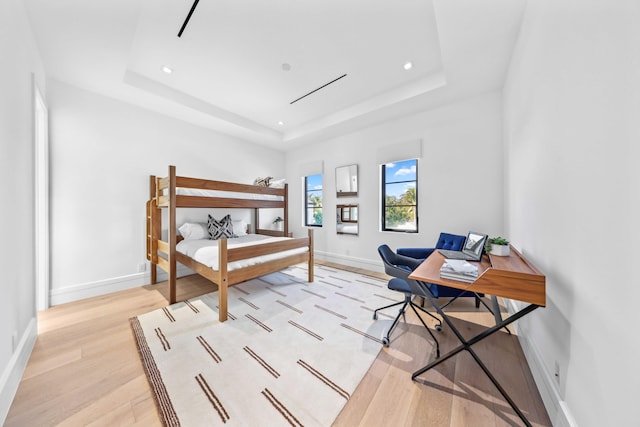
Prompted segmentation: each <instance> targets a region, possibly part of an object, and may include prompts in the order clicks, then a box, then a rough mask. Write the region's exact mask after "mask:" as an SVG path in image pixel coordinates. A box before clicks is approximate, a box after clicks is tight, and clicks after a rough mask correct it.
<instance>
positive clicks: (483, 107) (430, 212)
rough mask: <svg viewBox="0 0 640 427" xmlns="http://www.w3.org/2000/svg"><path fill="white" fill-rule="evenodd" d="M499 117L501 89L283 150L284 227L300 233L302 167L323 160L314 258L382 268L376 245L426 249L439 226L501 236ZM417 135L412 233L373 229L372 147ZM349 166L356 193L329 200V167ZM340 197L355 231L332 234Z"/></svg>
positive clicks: (376, 191) (376, 178) (375, 172)
mask: <svg viewBox="0 0 640 427" xmlns="http://www.w3.org/2000/svg"><path fill="white" fill-rule="evenodd" d="M501 116H502V103H501V98H500V94H499V93H490V94H486V95H483V96H479V97H477V98H473V99H470V100H466V101H463V102H459V103H456V104H452V105H447V106H443V107H440V108H438V109H434V110H431V111H426V112H422V113H420V114H416V115H412V116H407V117H404V118H401V119H399V120H394V121H391V122H387V123H382V124H380V125H378V126H375V127H370V128H367V129H364V130H361V131H358V132H355V133H351V134H348V135H344V136H341V137H338V138H334V139H331V140H328V141H322V142H321V143H317V144H312V145H309V146H305V147H302V148H299V149H296V150H293V151H290V152H287V154H286V167H287V179H288V182H289V188H290V189H289V194H290V199H291V204H290V206H289V212H290V216H291V224H290V228H291V229H292V231H293V232H294V233H295V234H303V233H305V231H304V230H303V228H304V227H303V226H302V224H303V222H304V217H303V214H302V206H303V194H302V191H303V190H302V175H303V174H301V172H300V170H301V167H302V165H305V164H308V163H309V162H313V161H319V160H322V161H324V175H323V189H324V191H323V208H324V209H323V217H324V221H323V222H324V224H323V227H322V228H314V230H315V237H316V239H315V240H316V242H315V243H316V244H315V249H316V254H317V256H318V257H319V258H324V259H329V260H332V261H338V262H342V263H348V264H351V265H354V266H360V267H365V268H371V269H375V270H380V271H381V269H382V263H381V261H380V258H379V256H378V253H377V247H378V246H379V245H380V244H382V243H386V244H388V245H389V246H390V247H392V248H393V249H395V248H397V247H405V246H413V247H416V246H417V247H433V245H434V244H435V242H436V239H437V238H438V235H439V234H440V232H442V231H447V232H451V233H458V234H466V232H467V231H468V230H469V229H472V230H477V231H483V232H486V233H488V234H492V235H494V234H500V233H502V231H503V230H502V224H503V216H502V215H503V209H502V206H503V176H502V169H503V164H502V158H503V157H502V119H501ZM418 139H420V140H422V158H421V159H420V160H419V162H418V181H419V182H418V203H419V213H418V215H419V233H417V234H403V233H394V232H380V231H379V230H380V173H379V165H378V163H377V161H376V155H377V152H378V149H379V148H383V147H386V146H389V145H394V144H399V143H403V142H405V141H415V140H418ZM398 160H401V159H398ZM349 164H357V165H358V175H359V176H358V184H359V188H358V190H359V195H358V197H354V198H336V191H335V168H336V167H339V166H345V165H349ZM345 202H349V203H351V202H354V203H358V204H359V218H360V220H359V226H360V227H359V228H360V229H359V232H360V233H359V235H358V236H350V235H337V234H336V221H335V209H336V204H341V203H345Z"/></svg>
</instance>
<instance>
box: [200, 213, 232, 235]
mask: <svg viewBox="0 0 640 427" xmlns="http://www.w3.org/2000/svg"><path fill="white" fill-rule="evenodd" d="M207 229H208V230H209V238H210V239H211V240H218V239H219V238H221V237H227V238H229V237H236V236H235V235H234V234H233V222H232V221H231V215H226V216H225V217H224V218H222V219H221V220H219V221H218V220H217V219H215V218H214V217H212V216H211V215H209V221H207Z"/></svg>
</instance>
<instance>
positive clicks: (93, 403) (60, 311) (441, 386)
mask: <svg viewBox="0 0 640 427" xmlns="http://www.w3.org/2000/svg"><path fill="white" fill-rule="evenodd" d="M324 264H327V263H324ZM334 266H336V265H334ZM361 272H364V271H361ZM364 273H368V274H371V275H375V276H378V277H380V276H383V275H380V274H376V273H371V272H364ZM178 283H179V284H178V287H177V289H178V299H179V300H183V299H187V298H192V297H194V296H197V295H201V294H203V293H207V292H211V291H213V290H215V285H212V284H211V282H209V281H208V280H206V279H203V278H201V277H199V276H195V275H194V276H188V277H184V278H182V279H179V282H178ZM167 292H168V286H167V283H166V282H163V283H160V284H158V285H154V286H150V285H149V286H143V287H140V288H135V289H130V290H126V291H121V292H116V293H113V294H109V295H104V296H100V297H95V298H90V299H86V300H82V301H77V302H73V303H69V304H63V305H59V306H56V307H53V308H51V309H49V310H46V311H44V312H41V313H39V316H38V326H39V335H38V339H37V341H36V344H35V347H34V350H33V353H32V355H31V358H30V360H29V363H28V365H27V368H26V370H25V373H24V376H23V378H22V381H21V382H20V386H19V389H18V392H17V394H16V397H15V399H14V401H13V404H12V406H11V409H10V411H9V414H8V417H7V420H6V423H5V425H6V426H51V425H63V426H80V425H82V426H87V425H91V426H113V425H132V426H134V425H141V426H156V425H161V423H160V420H159V418H158V415H157V412H156V408H155V403H154V401H153V397H152V395H151V389H150V387H149V383H148V382H147V378H146V376H145V373H144V371H143V368H142V364H141V362H140V358H139V355H138V352H137V348H136V344H135V341H134V338H133V334H132V332H131V327H130V325H129V318H131V317H133V316H136V315H138V314H143V313H146V312H148V311H151V310H154V309H156V308H160V307H164V306H166V305H167V298H166V297H167ZM400 299H401V296H400V295H399V298H398V300H400ZM448 312H450V313H451V315H452V316H455V322H456V325H457V326H458V327H459V328H460V330H461V331H462V333H463V334H465V336H469V337H470V336H472V334H475V333H477V331H479V330H480V329H481V326H479V325H483V324H491V322H492V320H493V317H492V316H491V314H489V313H488V312H487V311H486V310H485V309H484V308H480V309H476V308H475V307H474V304H473V300H472V299H471V298H465V299H461V300H458V301H456V302H455V303H454V304H453V305H452V306H451V307H450V308H449V309H448ZM389 313H390V314H392V315H394V314H395V313H394V312H393V311H390V312H389ZM424 317H425V320H426V321H427V324H428V325H429V326H430V327H431V328H433V327H434V325H435V321H433V320H431V319H427V317H428V316H424ZM434 333H435V334H436V336H437V337H438V339H439V340H440V345H441V352H442V353H445V352H447V351H448V350H450V349H451V348H454V347H455V346H457V345H458V342H457V340H456V339H455V336H454V335H453V333H452V332H451V331H450V330H449V329H448V327H447V326H446V325H445V326H444V329H443V331H442V332H440V333H438V332H434ZM474 349H475V350H476V351H477V353H478V354H479V355H480V357H481V358H482V360H483V361H484V362H485V363H486V364H487V366H488V367H489V369H490V370H491V371H492V373H493V374H494V375H495V376H496V377H497V379H498V381H499V382H500V383H501V384H502V385H503V387H504V388H505V389H506V390H507V392H508V393H509V394H510V395H511V398H512V399H513V400H514V401H515V402H516V403H517V404H518V406H519V407H520V409H521V410H522V411H523V412H524V413H525V415H526V416H527V418H528V419H529V421H530V422H531V423H532V424H533V425H535V426H551V422H550V421H549V418H548V416H547V413H546V411H545V408H544V406H543V404H542V400H541V398H540V396H539V394H538V391H537V389H536V386H535V383H534V381H533V378H532V377H531V373H530V371H529V367H528V365H527V363H526V360H525V359H524V355H523V353H522V350H521V348H520V345H519V343H518V340H517V337H515V336H513V335H511V336H510V335H508V334H507V333H504V332H499V333H496V334H494V335H493V336H491V337H489V338H488V339H486V340H484V341H482V342H480V343H478V344H477V345H475V346H474ZM434 357H435V349H434V346H433V342H432V340H431V338H430V337H429V335H428V333H427V332H426V331H425V330H424V327H423V326H422V325H421V324H419V323H418V320H417V319H416V318H415V315H414V314H413V313H408V314H407V317H406V323H405V322H402V321H401V322H400V324H399V325H398V327H397V328H396V330H395V331H394V333H393V334H392V341H391V345H390V346H389V347H388V348H383V350H382V351H381V352H380V354H379V355H378V357H377V359H376V361H375V362H374V364H373V365H372V366H371V369H370V370H369V372H368V373H367V375H366V376H365V378H364V379H363V381H362V382H361V384H360V386H359V387H358V388H357V389H356V391H355V392H354V394H353V396H352V397H351V399H350V400H349V402H347V404H346V406H345V408H344V409H343V410H342V412H341V413H340V415H339V416H338V418H337V419H336V421H335V423H334V426H349V427H351V426H367V427H369V426H374V427H375V426H394V427H395V426H474V427H482V426H491V427H493V426H517V425H522V422H521V421H520V419H519V418H518V417H517V415H516V414H515V413H514V412H513V410H512V409H511V407H510V406H509V404H508V403H507V402H506V401H505V400H504V399H503V398H502V396H501V395H500V393H499V392H498V390H496V389H495V387H494V386H493V384H492V383H491V382H490V380H489V379H488V378H487V377H486V376H485V375H484V373H483V372H482V371H481V370H480V369H479V367H478V366H477V365H476V363H475V361H474V360H473V359H472V357H471V356H470V355H469V354H468V353H466V352H463V353H460V354H458V355H457V356H455V357H453V358H451V359H449V360H448V361H446V362H444V363H442V364H441V365H439V366H438V367H436V368H435V369H432V370H431V371H428V372H426V373H425V374H423V375H422V376H420V377H419V380H420V381H416V382H414V381H411V373H413V372H414V371H416V370H417V369H419V368H420V367H422V366H423V365H426V364H427V363H428V361H429V360H432V359H433V358H434Z"/></svg>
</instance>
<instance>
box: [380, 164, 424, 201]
mask: <svg viewBox="0 0 640 427" xmlns="http://www.w3.org/2000/svg"><path fill="white" fill-rule="evenodd" d="M416 164H417V161H416V160H405V161H402V162H395V163H387V164H386V165H385V175H386V177H385V178H386V182H387V188H386V194H387V196H395V197H400V195H402V194H403V193H404V192H405V191H407V189H409V188H415V186H416V185H415V182H410V183H406V182H402V181H416ZM394 182H397V183H398V184H391V185H389V183H394Z"/></svg>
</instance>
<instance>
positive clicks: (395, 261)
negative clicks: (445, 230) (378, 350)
mask: <svg viewBox="0 0 640 427" xmlns="http://www.w3.org/2000/svg"><path fill="white" fill-rule="evenodd" d="M378 253H379V254H380V258H382V262H383V263H384V271H385V272H386V273H387V274H388V275H390V276H393V279H391V280H389V283H388V284H387V287H388V288H389V289H391V290H393V291H398V292H402V293H404V300H403V301H400V302H396V303H393V304H389V305H387V306H384V307H380V308H378V309H376V310H375V311H374V312H373V319H374V320H377V319H378V311H380V310H384V309H385V308H389V307H394V306H396V305H401V304H402V307H401V308H400V310H399V312H398V315H397V316H396V318H395V319H394V321H393V323H392V324H391V327H390V328H389V329H388V330H387V333H386V335H385V336H384V337H383V338H382V345H384V346H385V347H388V346H389V337H390V335H391V332H392V331H393V329H394V328H395V327H396V325H397V324H398V320H400V316H403V317H404V313H405V311H406V309H407V307H411V308H412V309H413V311H414V313H415V314H416V316H418V319H420V322H421V323H422V325H423V326H424V327H425V329H426V330H427V332H429V335H431V338H433V340H434V341H435V343H436V353H437V354H438V357H439V355H440V344H439V343H438V340H437V339H436V337H435V336H434V335H433V333H432V332H431V329H429V327H428V326H427V324H426V323H424V320H422V317H421V316H420V314H419V313H418V310H420V311H422V312H423V313H426V314H428V315H429V316H431V317H433V318H434V319H436V320H437V321H438V324H437V325H436V330H438V331H441V330H442V321H441V320H440V319H439V318H437V317H436V316H434V315H433V314H431V313H429V312H428V311H427V310H425V309H424V308H422V307H420V306H419V305H418V304H415V303H414V302H413V300H412V298H413V292H414V290H415V291H417V292H423V290H422V287H421V286H420V285H419V284H418V282H416V281H415V280H413V279H409V274H411V272H412V271H413V270H414V269H415V268H416V267H418V265H420V262H419V261H417V260H415V259H413V258H409V257H405V256H402V255H398V254H396V253H395V252H393V251H392V250H391V248H389V246H387V245H381V246H379V247H378ZM416 308H417V309H418V310H416Z"/></svg>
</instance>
